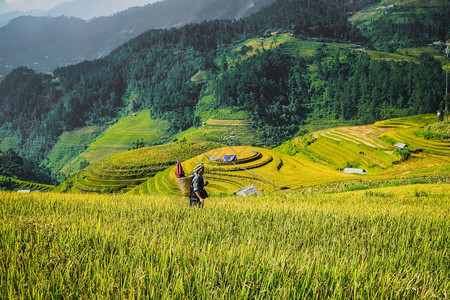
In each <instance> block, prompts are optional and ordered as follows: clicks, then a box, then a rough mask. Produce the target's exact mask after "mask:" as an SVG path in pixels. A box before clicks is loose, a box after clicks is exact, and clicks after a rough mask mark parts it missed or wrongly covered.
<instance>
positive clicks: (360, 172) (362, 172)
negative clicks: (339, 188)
mask: <svg viewBox="0 0 450 300" xmlns="http://www.w3.org/2000/svg"><path fill="white" fill-rule="evenodd" d="M344 173H357V174H367V171H366V170H364V169H358V168H345V169H344Z"/></svg>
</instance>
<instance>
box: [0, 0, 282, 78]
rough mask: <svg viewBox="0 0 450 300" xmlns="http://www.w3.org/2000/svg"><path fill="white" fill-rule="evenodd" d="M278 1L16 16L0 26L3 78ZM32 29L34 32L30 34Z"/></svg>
mask: <svg viewBox="0 0 450 300" xmlns="http://www.w3.org/2000/svg"><path fill="white" fill-rule="evenodd" d="M274 1H275V0H232V1H228V2H227V3H223V2H221V1H213V2H208V1H206V2H205V0H189V1H182V2H180V1H179V0H165V1H160V2H156V3H153V4H149V5H146V6H143V7H132V8H129V9H127V10H124V11H121V12H118V13H115V14H114V15H112V16H109V17H98V18H94V19H92V20H90V21H85V20H82V19H79V18H75V17H64V16H62V17H51V18H49V17H33V16H22V17H18V18H16V19H14V20H12V21H11V22H10V23H9V24H8V25H6V26H4V27H1V28H0V40H2V41H8V42H7V43H2V44H0V80H1V79H2V78H3V77H5V76H6V75H7V74H8V73H9V72H10V71H11V70H12V69H14V68H16V67H18V66H26V67H28V68H32V69H34V70H36V71H38V72H44V73H51V72H52V71H53V70H54V69H55V68H57V67H59V66H65V65H70V64H75V63H78V62H81V61H83V60H90V59H96V58H99V57H103V56H104V55H106V54H108V53H109V52H110V51H111V50H113V49H114V48H116V47H118V46H119V45H121V44H122V43H124V42H126V41H128V40H129V39H131V38H134V37H136V36H138V35H139V34H141V33H143V32H144V31H147V30H149V29H152V28H170V27H174V26H175V27H180V26H182V25H184V24H187V23H199V22H202V21H207V20H213V19H235V18H236V17H242V16H246V15H248V14H250V13H252V12H255V11H257V10H258V9H260V8H261V7H263V6H265V5H268V4H271V3H273V2H274ZM251 4H252V5H251ZM30 29H31V30H33V35H29V30H30ZM38 29H40V30H38ZM18 36H20V37H21V39H20V40H19V39H17V37H18Z"/></svg>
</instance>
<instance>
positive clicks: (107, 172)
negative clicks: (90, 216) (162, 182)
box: [60, 142, 220, 193]
mask: <svg viewBox="0 0 450 300" xmlns="http://www.w3.org/2000/svg"><path fill="white" fill-rule="evenodd" d="M217 147H220V144H217V143H211V142H198V143H188V142H178V143H169V144H166V145H160V146H151V147H144V148H140V149H136V150H130V151H124V152H120V153H118V154H115V155H109V156H106V157H104V158H102V159H100V160H96V161H94V162H92V163H91V165H90V166H88V167H87V168H85V169H83V170H82V171H80V172H78V173H77V174H75V175H74V176H72V177H71V178H69V179H68V180H67V181H66V182H65V183H64V184H63V185H62V186H61V187H60V190H62V191H68V190H72V191H78V192H99V193H102V192H103V193H111V192H115V193H117V192H122V193H123V192H127V191H130V190H131V189H133V188H134V187H136V186H138V185H139V184H141V183H143V182H145V181H147V180H148V179H149V178H151V177H153V176H155V175H156V174H157V173H158V172H161V171H164V170H165V169H167V168H168V167H169V166H173V165H175V164H176V162H177V159H179V160H186V159H189V158H190V157H193V156H196V155H198V154H200V153H203V152H206V151H208V150H210V149H213V148H217Z"/></svg>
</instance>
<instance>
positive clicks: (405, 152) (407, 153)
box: [394, 147, 411, 161]
mask: <svg viewBox="0 0 450 300" xmlns="http://www.w3.org/2000/svg"><path fill="white" fill-rule="evenodd" d="M394 153H395V154H396V155H398V156H400V157H401V158H402V161H406V160H408V159H409V158H410V157H411V151H410V149H409V147H405V148H403V149H396V150H395V151H394Z"/></svg>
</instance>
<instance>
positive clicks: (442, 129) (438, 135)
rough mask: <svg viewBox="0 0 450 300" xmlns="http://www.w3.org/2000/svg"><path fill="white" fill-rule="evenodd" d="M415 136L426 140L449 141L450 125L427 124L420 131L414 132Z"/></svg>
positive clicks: (444, 123) (447, 123) (446, 123)
mask: <svg viewBox="0 0 450 300" xmlns="http://www.w3.org/2000/svg"><path fill="white" fill-rule="evenodd" d="M414 134H415V135H417V136H420V137H423V138H424V139H426V140H435V141H448V140H450V123H449V122H443V123H434V124H427V125H425V126H423V127H422V128H421V129H420V130H417V131H414Z"/></svg>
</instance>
